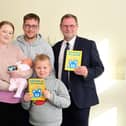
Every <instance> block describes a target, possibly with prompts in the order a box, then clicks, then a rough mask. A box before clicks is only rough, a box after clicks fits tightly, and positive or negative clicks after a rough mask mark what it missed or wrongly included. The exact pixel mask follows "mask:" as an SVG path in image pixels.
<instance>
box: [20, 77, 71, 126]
mask: <svg viewBox="0 0 126 126" xmlns="http://www.w3.org/2000/svg"><path fill="white" fill-rule="evenodd" d="M45 83H46V88H47V90H49V91H50V92H51V94H52V97H51V98H50V99H49V100H47V101H46V102H45V103H44V104H43V105H35V104H34V103H33V102H23V103H22V106H23V108H24V109H26V110H28V111H29V114H30V123H31V124H32V125H34V126H60V125H61V122H62V108H67V107H68V106H69V105H70V96H69V93H68V90H67V88H66V87H65V85H64V84H63V82H61V81H60V80H58V79H56V78H55V77H54V76H52V75H50V76H49V77H47V78H46V79H45Z"/></svg>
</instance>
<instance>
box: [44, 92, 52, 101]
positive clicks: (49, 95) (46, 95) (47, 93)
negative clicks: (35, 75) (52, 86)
mask: <svg viewBox="0 0 126 126" xmlns="http://www.w3.org/2000/svg"><path fill="white" fill-rule="evenodd" d="M43 95H44V97H45V98H47V99H50V97H51V93H50V91H48V90H44V91H43Z"/></svg>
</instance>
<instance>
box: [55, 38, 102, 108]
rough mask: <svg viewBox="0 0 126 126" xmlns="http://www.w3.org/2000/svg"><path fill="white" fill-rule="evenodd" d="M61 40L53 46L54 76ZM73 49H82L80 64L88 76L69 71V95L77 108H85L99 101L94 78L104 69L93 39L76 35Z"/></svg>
mask: <svg viewBox="0 0 126 126" xmlns="http://www.w3.org/2000/svg"><path fill="white" fill-rule="evenodd" d="M62 42H63V40H62V41H59V42H57V43H56V44H55V45H54V46H53V51H54V56H55V64H54V66H55V70H56V77H57V76H58V56H59V52H60V48H61V44H62ZM74 50H82V52H83V53H82V65H85V66H87V68H88V76H87V77H86V78H84V77H83V76H79V75H76V74H74V72H70V82H71V83H70V89H71V97H72V99H73V101H74V103H75V105H76V106H77V107H78V108H86V107H90V106H92V105H95V104H98V102H99V101H98V96H97V92H96V87H95V83H94V79H95V78H96V77H98V76H99V75H100V74H101V73H102V72H103V71H104V66H103V64H102V62H101V60H100V57H99V53H98V50H97V47H96V44H95V42H94V41H92V40H88V39H85V38H81V37H77V38H76V41H75V45H74Z"/></svg>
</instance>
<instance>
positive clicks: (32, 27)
mask: <svg viewBox="0 0 126 126" xmlns="http://www.w3.org/2000/svg"><path fill="white" fill-rule="evenodd" d="M24 27H25V28H26V29H37V28H38V25H29V24H24Z"/></svg>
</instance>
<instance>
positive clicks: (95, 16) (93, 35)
mask: <svg viewBox="0 0 126 126" xmlns="http://www.w3.org/2000/svg"><path fill="white" fill-rule="evenodd" d="M0 4H1V7H0V20H9V21H12V22H13V23H14V25H15V28H16V32H15V38H16V36H17V35H19V34H21V33H22V18H23V16H24V15H25V14H26V13H31V12H34V13H37V14H38V15H39V16H40V18H41V29H40V33H41V34H42V35H43V37H44V38H45V39H46V40H49V41H50V43H52V44H54V43H55V42H56V41H57V40H59V39H62V35H61V33H60V31H59V22H60V18H61V17H62V16H63V15H64V14H65V13H73V14H75V15H76V16H77V17H78V20H79V31H78V34H79V35H81V36H83V37H88V38H89V39H93V40H95V41H96V43H97V45H98V46H99V45H100V44H101V42H104V41H105V40H107V41H105V43H106V42H107V43H108V44H107V45H106V44H105V45H106V46H104V44H103V45H100V46H99V51H100V55H101V58H102V60H103V61H104V65H105V71H106V72H105V75H106V76H105V77H100V78H102V79H103V80H101V79H100V78H99V83H100V84H101V85H100V86H101V87H102V85H103V86H105V85H106V83H103V82H105V80H107V85H108V86H109V85H111V81H109V80H117V82H115V83H116V84H115V86H113V88H108V89H106V91H104V92H103V93H102V94H99V96H100V99H101V102H100V105H98V106H96V107H94V108H93V109H92V112H91V122H90V124H91V126H94V125H93V122H94V121H93V119H95V118H97V117H99V115H101V113H104V112H107V110H109V109H110V108H111V107H110V106H117V109H118V108H119V109H118V110H117V111H118V112H117V116H116V117H115V122H114V123H113V124H111V126H125V125H124V114H125V107H124V106H125V103H126V102H125V100H121V99H122V97H123V96H124V97H125V95H126V94H125V93H124V92H125V83H124V82H123V84H122V81H124V79H125V78H126V72H125V71H126V55H125V47H126V37H125V33H126V14H125V12H126V8H125V5H126V1H125V0H104V1H103V0H62V1H60V0H53V1H52V0H45V1H44V0H0ZM105 47H106V48H105ZM107 75H108V76H107ZM118 80H122V81H120V82H118ZM112 83H113V82H112ZM100 89H101V88H98V91H99V90H100ZM111 92H112V93H114V95H111V96H110V94H111ZM122 92H123V93H124V94H123V95H120V94H122ZM111 103H112V105H111ZM108 108H109V109H108ZM114 110H116V109H112V111H114ZM100 119H101V118H100ZM110 120H111V119H110ZM98 121H99V119H98ZM98 121H97V122H98ZM104 122H106V119H103V123H104ZM97 126H101V124H98V123H97ZM102 126H103V125H102ZM106 126H109V125H108V124H107V125H106Z"/></svg>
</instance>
